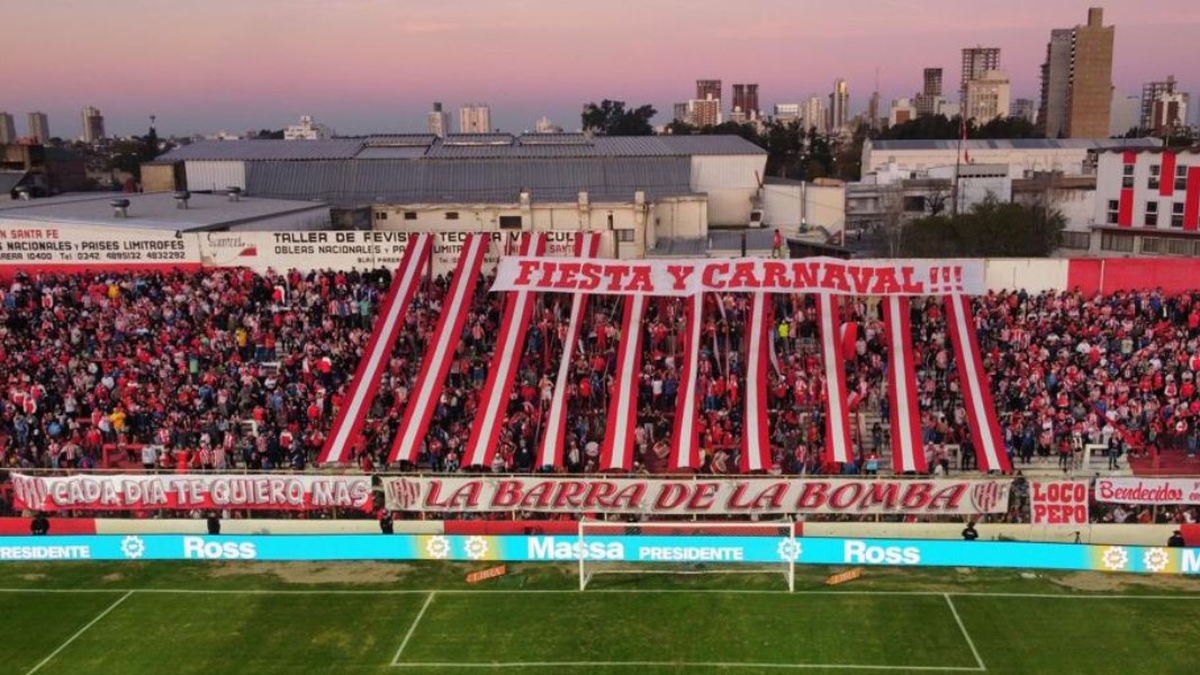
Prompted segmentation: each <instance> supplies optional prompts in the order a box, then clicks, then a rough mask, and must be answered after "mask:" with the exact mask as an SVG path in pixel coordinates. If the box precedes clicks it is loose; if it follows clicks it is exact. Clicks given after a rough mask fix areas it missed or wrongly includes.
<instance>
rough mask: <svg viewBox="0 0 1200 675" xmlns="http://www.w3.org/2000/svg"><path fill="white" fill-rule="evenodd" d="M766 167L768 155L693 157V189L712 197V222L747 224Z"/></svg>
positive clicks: (709, 205) (710, 204) (709, 210)
mask: <svg viewBox="0 0 1200 675" xmlns="http://www.w3.org/2000/svg"><path fill="white" fill-rule="evenodd" d="M766 168H767V157H766V155H696V156H693V157H692V182H691V188H692V189H693V190H695V191H696V192H703V193H705V194H707V195H708V222H709V223H710V224H712V225H717V226H728V225H743V226H744V225H747V224H748V223H749V222H750V210H751V203H752V202H751V200H752V199H753V198H754V196H755V193H756V192H757V191H758V183H759V180H760V179H761V178H762V177H763V176H764V175H766V174H765V171H766Z"/></svg>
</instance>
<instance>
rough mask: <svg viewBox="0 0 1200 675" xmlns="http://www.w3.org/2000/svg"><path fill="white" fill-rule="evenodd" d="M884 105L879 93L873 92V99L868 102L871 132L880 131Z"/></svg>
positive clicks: (868, 119)
mask: <svg viewBox="0 0 1200 675" xmlns="http://www.w3.org/2000/svg"><path fill="white" fill-rule="evenodd" d="M881 105H882V103H881V102H880V100H879V92H877V91H873V92H871V99H870V101H868V102H867V126H869V127H870V128H871V131H878V130H879V127H880V124H881V122H882V119H881V118H880V113H881V111H880V109H879V108H880V106H881Z"/></svg>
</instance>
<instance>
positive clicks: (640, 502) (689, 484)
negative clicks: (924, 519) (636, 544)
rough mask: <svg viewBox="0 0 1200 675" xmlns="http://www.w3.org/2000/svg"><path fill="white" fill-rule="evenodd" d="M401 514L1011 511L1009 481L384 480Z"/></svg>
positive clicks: (388, 495) (394, 507)
mask: <svg viewBox="0 0 1200 675" xmlns="http://www.w3.org/2000/svg"><path fill="white" fill-rule="evenodd" d="M383 488H384V494H385V496H386V499H387V508H389V509H391V510H395V511H434V512H446V511H454V512H464V511H465V512H478V513H482V512H488V511H531V512H538V513H649V514H661V515H668V514H669V515H727V514H782V513H842V514H848V515H849V514H904V515H924V516H937V515H978V514H981V513H1003V512H1004V511H1006V510H1007V509H1008V491H1009V481H1006V480H886V479H884V480H856V479H838V478H710V479H696V480H690V479H664V478H611V479H610V478H557V477H556V478H537V477H528V476H526V477H520V476H518V477H499V476H476V477H471V476H448V477H444V478H443V477H427V476H421V477H385V478H384V479H383Z"/></svg>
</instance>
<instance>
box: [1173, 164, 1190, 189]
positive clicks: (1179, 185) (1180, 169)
mask: <svg viewBox="0 0 1200 675" xmlns="http://www.w3.org/2000/svg"><path fill="white" fill-rule="evenodd" d="M1187 172H1188V168H1187V167H1186V166H1176V167H1175V189H1176V190H1186V189H1187Z"/></svg>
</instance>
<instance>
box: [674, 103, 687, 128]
mask: <svg viewBox="0 0 1200 675" xmlns="http://www.w3.org/2000/svg"><path fill="white" fill-rule="evenodd" d="M673 119H674V120H675V121H676V122H684V123H686V122H687V121H688V104H687V103H686V102H684V103H676V104H675V115H674V116H673Z"/></svg>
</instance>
